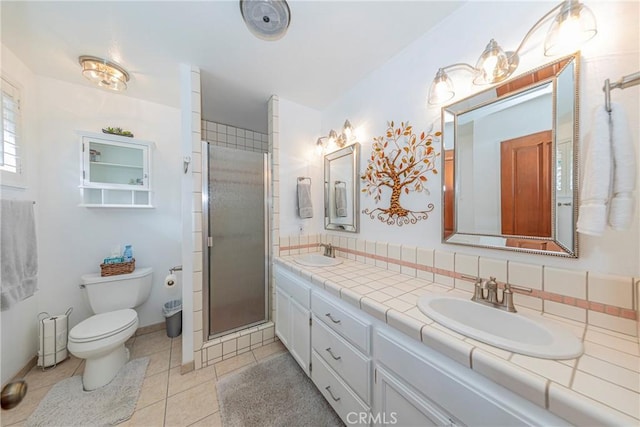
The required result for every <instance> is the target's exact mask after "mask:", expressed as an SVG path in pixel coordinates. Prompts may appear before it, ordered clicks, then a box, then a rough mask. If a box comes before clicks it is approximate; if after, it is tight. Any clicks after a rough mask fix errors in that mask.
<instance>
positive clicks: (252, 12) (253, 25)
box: [240, 0, 291, 41]
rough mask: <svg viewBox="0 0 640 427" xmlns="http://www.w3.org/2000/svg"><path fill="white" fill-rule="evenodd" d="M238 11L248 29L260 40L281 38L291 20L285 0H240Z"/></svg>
mask: <svg viewBox="0 0 640 427" xmlns="http://www.w3.org/2000/svg"><path fill="white" fill-rule="evenodd" d="M240 12H241V13H242V19H244V22H245V24H247V28H249V31H251V32H252V33H253V35H254V36H256V37H258V38H259V39H262V40H268V41H274V40H278V39H280V38H282V37H283V36H284V35H285V33H286V32H287V28H289V23H290V22H291V11H290V10H289V5H288V4H287V2H286V1H285V0H240Z"/></svg>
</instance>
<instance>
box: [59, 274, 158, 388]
mask: <svg viewBox="0 0 640 427" xmlns="http://www.w3.org/2000/svg"><path fill="white" fill-rule="evenodd" d="M151 273H152V270H151V269H150V268H140V269H137V270H136V271H134V272H133V273H130V274H122V275H118V276H110V277H100V275H99V274H89V275H84V276H82V279H81V283H82V284H81V285H80V287H81V288H82V289H84V290H85V291H86V294H87V297H88V300H89V304H90V306H91V309H92V310H93V312H94V313H97V314H95V315H94V316H91V317H89V318H88V319H85V320H83V321H82V322H80V323H78V324H77V325H76V326H74V327H73V328H72V329H71V331H70V332H69V339H68V350H69V352H71V354H73V355H74V356H76V357H78V358H80V359H85V367H84V373H83V375H82V385H83V387H84V389H85V390H86V391H90V390H95V389H97V388H99V387H102V386H104V385H106V384H108V383H109V382H110V381H111V380H112V379H113V378H114V377H115V376H116V375H117V374H118V371H119V370H120V368H122V367H123V366H124V364H125V363H127V361H128V360H129V350H128V349H127V348H126V347H125V346H124V343H125V342H126V341H127V340H128V339H129V338H131V337H132V336H133V334H134V333H135V332H136V329H137V328H138V324H139V321H138V313H137V312H136V311H135V310H133V309H132V308H133V307H137V306H139V305H140V304H142V303H143V302H144V301H146V300H147V299H148V297H149V294H150V292H151Z"/></svg>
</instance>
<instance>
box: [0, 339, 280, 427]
mask: <svg viewBox="0 0 640 427" xmlns="http://www.w3.org/2000/svg"><path fill="white" fill-rule="evenodd" d="M181 346H182V340H181V339H180V337H178V338H168V337H167V335H166V333H165V331H164V330H162V331H158V332H153V333H150V334H146V335H139V336H135V337H132V338H131V339H130V340H129V341H128V342H127V347H128V348H129V349H130V350H131V355H132V358H133V359H135V358H138V357H144V356H148V357H149V366H148V367H147V372H146V374H145V378H144V383H143V384H142V390H141V391H140V397H139V399H138V403H137V405H136V410H135V412H134V413H133V416H132V417H131V418H130V419H129V420H127V421H125V422H124V423H122V424H120V426H127V427H129V426H144V427H163V426H164V427H180V426H194V427H195V426H207V427H213V426H220V425H222V424H221V421H220V412H219V407H218V395H217V392H216V382H217V380H218V379H219V378H220V377H222V376H223V375H227V374H229V373H231V372H233V371H235V370H237V369H240V368H243V367H246V366H249V365H252V364H255V363H257V362H258V361H259V360H261V359H263V358H266V357H269V356H271V355H273V354H276V353H281V352H284V351H286V349H285V347H284V346H283V345H282V344H281V343H280V341H276V342H273V343H271V344H267V345H265V346H263V347H259V348H257V349H255V350H253V351H249V352H247V353H243V354H241V355H239V356H236V357H233V358H230V359H227V360H224V361H221V362H218V363H216V364H214V365H212V366H208V367H206V368H203V369H200V370H197V371H192V372H189V373H187V374H185V375H180V364H181V361H182V350H181V349H182V347H181ZM83 368H84V363H83V361H82V360H80V359H77V358H75V357H73V356H72V357H70V358H69V359H67V360H66V361H64V362H63V363H61V364H60V365H58V366H56V367H55V368H53V369H51V370H48V371H45V372H43V371H42V370H41V369H40V368H38V367H34V368H33V369H31V371H29V373H28V374H27V375H26V377H25V378H26V380H27V383H28V385H29V391H28V393H27V396H26V397H25V399H24V400H23V401H22V403H21V404H20V405H19V406H17V407H16V408H15V409H12V410H10V411H2V414H1V415H0V416H1V419H0V425H2V426H15V427H17V426H22V425H24V423H25V421H26V419H27V418H28V417H29V415H31V413H32V412H33V411H34V410H35V409H36V407H37V406H38V403H39V402H40V400H41V399H42V398H43V397H44V396H45V395H46V394H47V392H48V391H49V389H50V388H51V387H52V386H53V385H54V384H56V383H57V382H58V381H61V380H63V379H65V378H67V377H70V376H73V375H81V374H82V371H83ZM52 425H55V423H52Z"/></svg>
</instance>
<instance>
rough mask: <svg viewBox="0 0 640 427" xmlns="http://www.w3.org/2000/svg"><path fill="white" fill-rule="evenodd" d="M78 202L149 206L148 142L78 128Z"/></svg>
mask: <svg viewBox="0 0 640 427" xmlns="http://www.w3.org/2000/svg"><path fill="white" fill-rule="evenodd" d="M79 134H80V137H81V143H80V154H81V156H80V159H81V165H80V166H81V171H80V189H81V194H82V201H81V203H80V205H81V206H86V207H119V208H121V207H127V208H150V207H153V204H152V200H151V157H152V156H151V151H152V148H153V146H154V144H153V143H152V142H149V141H141V140H138V139H133V138H128V137H123V136H118V135H109V134H97V133H88V132H80V133H79Z"/></svg>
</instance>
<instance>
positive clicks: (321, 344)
mask: <svg viewBox="0 0 640 427" xmlns="http://www.w3.org/2000/svg"><path fill="white" fill-rule="evenodd" d="M311 346H312V347H313V349H314V350H315V351H316V352H317V353H318V354H319V355H320V356H321V357H322V358H323V359H324V361H325V362H326V363H327V365H329V366H330V367H331V368H332V369H333V370H334V371H335V372H336V373H337V374H338V375H340V377H342V379H343V380H344V381H345V382H346V383H347V384H348V385H349V387H351V388H352V389H353V391H355V392H356V393H357V394H358V396H360V398H361V399H362V400H364V401H365V402H366V403H370V395H369V390H370V380H369V379H370V377H371V376H370V359H369V358H368V357H365V356H364V355H362V353H361V352H360V351H358V350H356V349H355V348H354V347H353V346H351V345H350V344H348V343H347V342H346V341H345V340H344V339H342V338H340V337H339V336H338V335H337V334H336V333H335V332H333V331H332V330H330V329H329V328H328V327H327V326H325V324H324V323H323V322H321V321H320V320H318V318H317V317H315V316H314V318H313V322H312V326H311Z"/></svg>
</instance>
